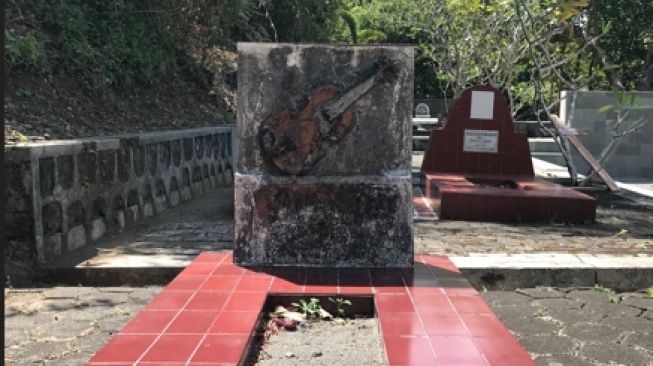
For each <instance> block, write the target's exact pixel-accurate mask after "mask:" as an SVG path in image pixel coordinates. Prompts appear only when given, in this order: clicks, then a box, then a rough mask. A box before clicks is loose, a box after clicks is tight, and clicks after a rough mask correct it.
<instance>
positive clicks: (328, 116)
mask: <svg viewBox="0 0 653 366" xmlns="http://www.w3.org/2000/svg"><path fill="white" fill-rule="evenodd" d="M377 68H378V71H377V72H376V73H375V74H374V75H373V76H371V77H369V78H367V79H365V80H364V81H363V82H361V83H360V84H358V85H356V86H354V87H353V88H351V89H349V90H348V91H347V92H346V93H344V94H342V95H341V94H340V91H339V90H338V88H336V87H335V86H332V85H327V86H321V87H318V88H317V89H315V90H314V91H313V92H312V93H311V94H310V95H309V97H308V105H307V106H306V107H305V108H304V109H303V110H302V111H301V112H300V113H299V114H294V115H293V114H291V113H290V112H289V111H284V112H281V113H279V114H276V115H273V116H270V117H268V118H267V119H266V120H265V121H264V122H263V123H262V124H261V127H260V130H259V135H258V137H259V143H260V145H261V149H262V150H263V153H264V155H266V156H267V157H268V158H269V159H270V160H271V161H272V163H273V164H274V165H275V166H276V167H277V168H278V169H279V170H280V171H282V172H284V173H287V174H292V175H302V174H306V173H307V172H308V171H309V170H310V169H311V168H312V167H313V166H315V164H317V162H318V161H320V159H322V157H324V155H325V154H326V152H327V150H328V149H329V148H330V147H331V146H333V145H335V144H337V143H338V142H339V141H341V140H342V139H343V138H344V137H345V136H347V134H349V132H350V131H351V130H352V128H353V127H354V125H355V124H356V111H355V109H354V108H353V106H352V105H353V103H354V102H356V101H357V100H358V99H360V98H361V97H363V96H364V95H365V94H367V92H369V91H370V90H371V89H372V88H373V87H374V86H375V85H377V84H379V83H381V82H384V81H388V80H390V79H391V78H394V77H396V76H397V75H398V74H399V71H400V70H401V65H400V64H399V63H398V62H394V61H379V65H377Z"/></svg>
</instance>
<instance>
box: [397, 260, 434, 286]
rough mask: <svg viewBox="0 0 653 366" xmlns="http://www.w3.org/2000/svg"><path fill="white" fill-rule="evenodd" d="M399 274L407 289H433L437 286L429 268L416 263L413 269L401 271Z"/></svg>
mask: <svg viewBox="0 0 653 366" xmlns="http://www.w3.org/2000/svg"><path fill="white" fill-rule="evenodd" d="M401 272H402V277H403V279H404V282H405V283H406V286H408V287H435V286H437V285H438V283H437V280H436V279H435V277H434V276H433V273H431V270H430V268H429V266H427V265H424V264H422V263H416V264H415V266H414V268H408V269H403V270H402V271H401Z"/></svg>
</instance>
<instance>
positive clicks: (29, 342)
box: [4, 287, 161, 366]
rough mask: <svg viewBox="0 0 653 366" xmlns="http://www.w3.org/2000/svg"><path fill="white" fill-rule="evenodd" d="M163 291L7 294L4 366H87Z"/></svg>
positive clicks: (30, 291) (81, 289)
mask: <svg viewBox="0 0 653 366" xmlns="http://www.w3.org/2000/svg"><path fill="white" fill-rule="evenodd" d="M160 290H161V287H140V288H129V287H102V288H94V287H54V288H51V289H23V290H11V289H9V290H7V289H5V359H4V360H5V365H62V366H64V365H65V366H74V365H83V364H84V363H85V362H86V361H88V359H89V358H90V357H91V356H92V355H93V354H95V352H97V351H98V350H99V349H100V348H101V347H102V346H104V344H105V343H107V342H108V341H109V339H111V337H112V335H113V334H114V333H116V332H117V331H119V330H120V329H121V328H122V327H123V326H124V325H125V324H127V322H128V321H129V320H130V319H131V318H132V317H134V315H135V314H137V313H138V312H139V311H140V310H141V308H142V307H143V306H145V304H147V303H148V302H149V301H150V300H151V299H152V297H154V295H155V294H156V293H157V292H159V291H160Z"/></svg>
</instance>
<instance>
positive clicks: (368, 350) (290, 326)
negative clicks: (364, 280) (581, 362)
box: [244, 294, 387, 366]
mask: <svg viewBox="0 0 653 366" xmlns="http://www.w3.org/2000/svg"><path fill="white" fill-rule="evenodd" d="M311 301H312V302H311ZM336 301H341V302H344V301H347V303H348V305H337V304H336ZM302 303H303V304H304V306H305V307H310V306H311V305H310V304H317V306H318V307H319V309H322V310H324V311H326V313H328V314H329V315H331V316H332V318H331V319H324V318H322V317H321V316H320V315H319V314H315V315H314V316H311V315H308V314H306V315H304V311H306V310H307V309H304V310H302V307H301V304H302ZM293 304H295V305H300V306H299V307H298V306H295V305H293ZM339 308H340V309H343V310H342V311H343V312H344V313H340V312H339V310H338V309H339ZM283 314H288V315H287V317H284V316H283ZM298 316H303V318H304V320H302V321H300V322H297V321H294V320H292V319H295V318H296V317H298ZM289 363H290V364H312V363H320V364H334V365H344V364H352V365H353V364H355V365H379V366H381V365H387V360H386V357H385V353H384V348H383V340H382V337H381V331H380V329H379V322H378V319H377V317H376V311H375V308H374V298H373V297H372V296H365V295H342V294H341V295H336V294H332V295H308V294H307V295H305V296H299V295H297V294H294V295H290V294H285V295H282V294H271V295H269V296H268V297H267V299H266V301H265V304H264V306H263V308H262V310H261V313H260V316H259V320H258V322H257V324H256V328H255V330H254V332H253V335H252V337H251V338H250V345H249V346H248V348H247V350H246V353H245V355H244V364H246V365H260V366H264V365H279V364H289Z"/></svg>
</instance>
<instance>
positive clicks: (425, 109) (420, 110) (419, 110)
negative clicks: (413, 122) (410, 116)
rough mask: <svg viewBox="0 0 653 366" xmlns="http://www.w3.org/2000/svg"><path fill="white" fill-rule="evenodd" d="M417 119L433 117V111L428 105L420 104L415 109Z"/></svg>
mask: <svg viewBox="0 0 653 366" xmlns="http://www.w3.org/2000/svg"><path fill="white" fill-rule="evenodd" d="M415 117H426V118H428V117H431V109H430V108H429V106H428V104H426V103H420V104H418V105H417V107H415Z"/></svg>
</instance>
